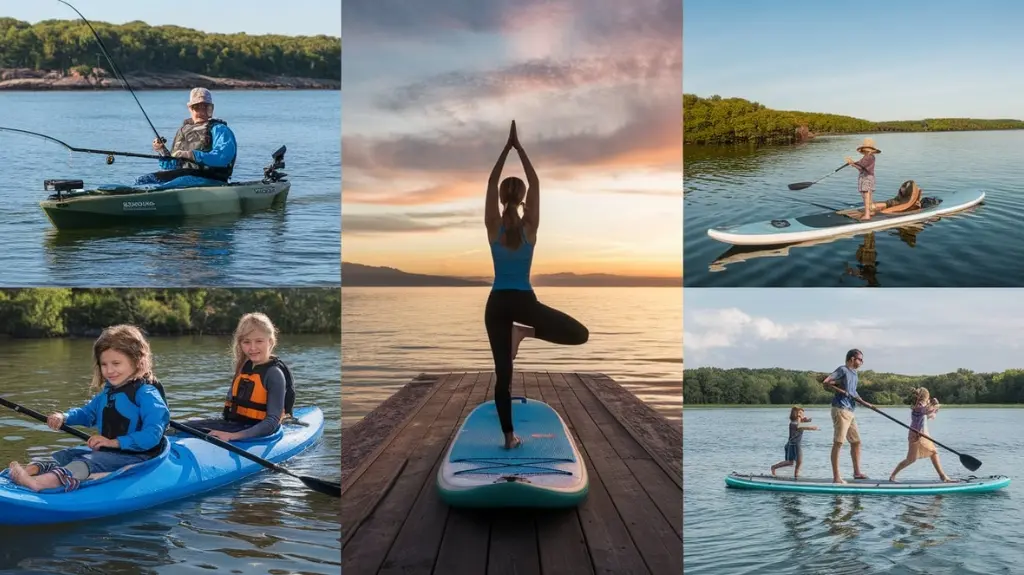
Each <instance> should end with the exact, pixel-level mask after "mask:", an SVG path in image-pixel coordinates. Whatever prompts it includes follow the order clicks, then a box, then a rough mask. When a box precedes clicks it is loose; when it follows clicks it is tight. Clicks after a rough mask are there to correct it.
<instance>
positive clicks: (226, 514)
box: [0, 335, 341, 575]
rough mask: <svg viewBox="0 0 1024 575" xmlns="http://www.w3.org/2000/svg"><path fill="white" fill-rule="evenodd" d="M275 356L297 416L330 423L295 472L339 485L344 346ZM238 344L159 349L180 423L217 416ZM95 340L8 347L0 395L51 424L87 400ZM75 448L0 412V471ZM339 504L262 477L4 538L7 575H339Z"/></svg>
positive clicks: (307, 339)
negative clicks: (310, 412) (289, 377)
mask: <svg viewBox="0 0 1024 575" xmlns="http://www.w3.org/2000/svg"><path fill="white" fill-rule="evenodd" d="M281 339H282V343H281V345H280V347H279V348H278V349H277V353H278V355H280V356H281V358H282V359H284V360H285V361H286V362H287V363H288V365H289V367H291V369H292V372H293V374H294V376H295V379H296V386H297V388H298V390H297V393H298V400H297V402H296V403H297V404H298V405H303V404H305V405H308V404H316V405H318V406H319V407H320V408H321V409H322V410H323V411H324V415H325V418H326V426H325V429H324V438H323V440H322V441H321V442H320V443H319V444H317V445H315V446H314V447H312V448H310V449H309V450H307V451H305V452H303V453H302V454H300V455H298V456H296V457H295V458H293V459H291V460H290V461H289V462H288V463H287V464H286V466H287V467H288V468H289V469H291V470H292V471H294V472H296V473H299V474H301V475H310V476H314V477H322V478H324V479H326V480H329V481H336V480H337V477H338V473H339V471H338V470H339V468H340V465H341V462H340V450H341V438H340V425H339V420H340V417H339V416H340V413H339V410H340V405H339V385H338V373H339V371H340V364H339V357H338V347H339V342H338V340H337V338H332V337H330V336H292V335H285V336H283V337H282V338H281ZM229 343H230V341H229V339H228V338H223V337H211V336H204V337H180V338H154V339H152V340H151V344H152V347H153V353H154V357H155V360H156V370H155V372H156V374H157V377H159V378H160V379H161V381H162V382H163V384H164V386H165V389H166V391H167V396H168V402H169V403H170V406H171V410H172V414H173V417H175V418H176V419H188V418H190V417H198V416H206V417H208V416H215V415H216V413H217V411H218V404H221V403H222V402H223V396H224V393H225V390H226V389H227V385H228V383H229V379H230V374H231V371H232V366H231V357H230V354H229V352H228V346H229ZM91 345H92V341H90V340H84V339H81V340H69V339H56V340H27V341H26V340H0V365H4V366H6V367H5V369H4V370H2V371H0V395H3V396H4V397H6V398H7V399H10V400H11V401H14V402H17V403H20V404H22V405H24V406H26V407H31V408H33V409H35V410H36V411H40V412H42V413H49V412H50V411H53V410H57V409H67V408H69V407H72V406H77V405H80V404H82V403H85V401H86V400H87V399H88V398H89V397H90V394H89V392H88V389H87V388H88V380H89V357H90V354H91ZM77 442H78V440H77V439H75V438H73V437H71V436H69V435H66V434H63V433H57V432H53V431H50V430H48V429H46V427H45V425H44V424H41V423H36V422H35V421H34V420H32V419H28V418H26V417H25V416H22V415H19V414H16V413H14V412H13V411H11V410H9V409H7V408H0V461H2V462H3V463H4V464H6V463H7V462H9V461H11V460H12V459H18V460H22V461H25V460H28V459H31V458H33V457H42V456H45V455H47V454H49V453H51V452H52V451H55V450H57V449H63V448H66V447H68V446H71V445H75V444H76V443H77ZM339 530H340V520H339V517H338V506H337V500H336V499H332V498H329V497H326V496H323V495H320V494H317V493H314V492H311V491H310V490H309V489H307V488H305V487H304V486H303V485H302V483H301V482H299V481H298V480H297V479H293V478H291V477H289V476H283V475H277V474H271V473H260V474H258V475H256V476H253V477H251V478H249V479H247V480H246V481H244V482H242V483H240V484H235V485H232V486H228V487H225V488H223V489H219V490H216V491H214V492H211V493H207V494H204V495H202V496H198V497H192V498H189V499H185V500H181V501H178V502H172V503H169V504H167V505H163V506H160V507H156V508H153V509H148V510H145V511H141V512H138V513H135V514H133V515H129V516H121V517H114V518H110V519H102V520H96V521H90V522H86V523H79V524H71V525H57V526H41V527H32V528H26V527H16V528H15V527H0V573H12V574H13V573H19V574H24V573H33V574H35V573H38V574H44V573H45V574H64V573H69V574H70V573H75V574H78V573H110V574H125V575H128V574H132V575H135V574H139V573H147V574H150V573H151V574H178V573H190V572H222V573H317V574H320V573H322V574H336V573H338V572H339V570H340V569H341V542H340V540H339V537H340V535H339Z"/></svg>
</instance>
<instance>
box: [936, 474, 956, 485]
mask: <svg viewBox="0 0 1024 575" xmlns="http://www.w3.org/2000/svg"><path fill="white" fill-rule="evenodd" d="M940 479H942V481H943V483H957V480H956V479H950V478H949V476H948V475H943V476H942V477H941V478H940Z"/></svg>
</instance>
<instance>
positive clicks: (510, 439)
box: [505, 433, 523, 449]
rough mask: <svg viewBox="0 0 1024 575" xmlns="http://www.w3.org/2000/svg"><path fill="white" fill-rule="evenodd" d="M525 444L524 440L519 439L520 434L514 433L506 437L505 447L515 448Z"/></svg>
mask: <svg viewBox="0 0 1024 575" xmlns="http://www.w3.org/2000/svg"><path fill="white" fill-rule="evenodd" d="M522 444H523V441H522V440H521V439H519V436H518V435H516V434H514V433H513V434H512V435H511V436H506V437H505V449H515V448H517V447H519V446H520V445H522Z"/></svg>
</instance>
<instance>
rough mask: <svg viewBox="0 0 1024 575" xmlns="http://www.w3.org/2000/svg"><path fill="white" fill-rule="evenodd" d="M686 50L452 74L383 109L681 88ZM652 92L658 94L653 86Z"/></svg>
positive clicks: (404, 90) (396, 97)
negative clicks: (598, 89) (624, 88)
mask: <svg viewBox="0 0 1024 575" xmlns="http://www.w3.org/2000/svg"><path fill="white" fill-rule="evenodd" d="M682 65H683V64H682V47H681V46H676V47H675V49H670V50H668V51H651V52H645V53H640V54H632V55H625V56H624V55H621V54H616V55H609V56H599V57H590V58H577V59H573V60H568V61H555V60H553V59H551V58H539V59H533V60H529V61H525V62H518V63H515V64H511V65H508V66H505V67H503V68H500V69H497V70H486V71H480V72H462V71H458V72H448V73H445V74H439V75H436V76H433V77H431V78H428V79H426V80H423V81H419V82H415V83H413V84H408V85H405V86H402V87H400V88H398V89H396V90H395V91H394V92H393V93H391V94H388V95H386V96H384V97H383V98H381V99H380V100H379V101H378V103H377V105H378V106H379V107H381V108H382V109H384V110H387V111H391V112H401V111H405V110H407V109H410V108H415V109H417V110H419V109H422V108H423V107H426V106H438V105H443V106H445V107H455V106H457V107H461V108H474V107H476V106H478V105H479V104H480V103H481V101H482V100H485V99H502V98H506V97H509V96H515V95H521V94H524V93H529V94H532V95H536V94H537V92H543V91H558V92H567V91H572V90H576V89H579V88H583V87H587V86H602V85H603V86H617V85H621V84H623V83H634V82H645V83H656V82H662V83H664V84H665V87H664V89H666V90H672V91H673V92H672V95H673V96H678V94H676V93H675V91H677V90H676V87H677V86H678V84H679V82H678V79H679V76H680V70H681V69H682ZM651 88H652V89H657V88H655V87H653V86H652V87H651Z"/></svg>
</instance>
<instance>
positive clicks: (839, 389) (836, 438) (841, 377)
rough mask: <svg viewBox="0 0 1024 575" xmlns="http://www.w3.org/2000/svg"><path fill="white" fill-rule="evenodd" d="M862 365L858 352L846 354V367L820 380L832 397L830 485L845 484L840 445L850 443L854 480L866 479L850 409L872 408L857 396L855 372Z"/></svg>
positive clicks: (862, 358) (861, 356)
mask: <svg viewBox="0 0 1024 575" xmlns="http://www.w3.org/2000/svg"><path fill="white" fill-rule="evenodd" d="M863 363H864V354H863V353H861V351H860V350H859V349H851V350H850V351H848V352H846V364H845V365H841V366H839V367H837V368H836V370H835V371H833V372H832V373H831V374H830V375H828V376H827V377H826V378H825V379H823V380H822V385H824V386H825V389H830V390H832V391H834V392H835V395H834V396H832V410H831V411H832V428H833V429H834V433H833V435H832V482H833V483H846V481H844V480H843V478H842V477H841V476H840V475H839V452H840V451H841V450H842V449H843V442H844V441H849V442H850V456H851V457H852V458H853V477H854V479H867V478H868V476H867V475H865V474H864V473H861V470H860V432H859V431H858V430H857V418H856V417H855V416H854V413H853V410H854V409H855V408H856V407H857V403H860V404H862V405H864V406H866V407H872V405H871V404H870V403H868V402H866V401H864V400H863V399H861V398H860V396H859V395H857V369H858V368H859V367H860V366H861V365H862V364H863Z"/></svg>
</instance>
